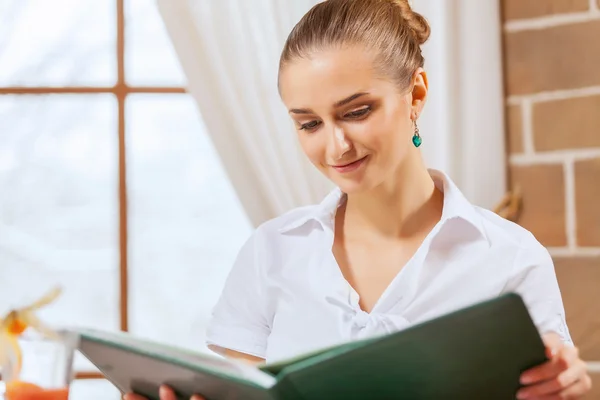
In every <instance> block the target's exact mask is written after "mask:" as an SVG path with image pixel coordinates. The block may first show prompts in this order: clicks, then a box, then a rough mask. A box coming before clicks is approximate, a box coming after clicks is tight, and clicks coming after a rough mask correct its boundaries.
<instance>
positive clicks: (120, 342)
mask: <svg viewBox="0 0 600 400" xmlns="http://www.w3.org/2000/svg"><path fill="white" fill-rule="evenodd" d="M77 333H78V334H79V335H80V337H81V339H83V340H88V341H93V342H96V343H98V344H102V345H104V346H109V347H113V348H118V349H121V350H124V351H126V352H132V353H137V354H142V355H145V356H148V357H151V358H155V359H161V360H163V361H166V362H173V363H175V364H186V365H187V366H189V367H191V368H193V369H200V370H204V371H207V372H215V373H218V374H220V375H225V376H229V377H232V378H236V379H239V380H244V381H249V382H252V383H254V384H257V385H259V386H262V387H265V388H270V387H272V386H273V385H274V384H275V383H276V381H277V380H276V378H275V377H274V376H273V375H271V374H269V373H268V372H263V371H261V370H260V369H258V368H257V367H255V366H253V365H251V364H247V363H245V362H243V361H238V360H230V359H226V358H222V357H219V356H216V355H211V354H202V353H198V352H193V351H189V350H185V349H182V348H179V347H175V346H169V345H166V344H161V343H157V342H153V341H150V340H145V339H141V338H138V337H136V336H133V335H131V334H128V333H125V332H105V331H99V330H94V329H80V330H77ZM91 361H92V362H93V361H94V360H91Z"/></svg>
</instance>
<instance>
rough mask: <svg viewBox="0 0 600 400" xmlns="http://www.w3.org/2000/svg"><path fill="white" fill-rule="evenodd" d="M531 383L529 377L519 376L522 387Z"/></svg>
mask: <svg viewBox="0 0 600 400" xmlns="http://www.w3.org/2000/svg"><path fill="white" fill-rule="evenodd" d="M531 382H532V379H531V377H530V376H529V375H523V376H521V383H522V384H523V385H527V384H528V383H531Z"/></svg>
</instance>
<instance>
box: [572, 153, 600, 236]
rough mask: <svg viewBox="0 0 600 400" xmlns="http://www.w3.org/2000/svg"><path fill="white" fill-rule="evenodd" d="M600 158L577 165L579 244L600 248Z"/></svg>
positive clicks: (576, 192)
mask: <svg viewBox="0 0 600 400" xmlns="http://www.w3.org/2000/svg"><path fill="white" fill-rule="evenodd" d="M598 199H600V158H597V159H592V160H585V161H579V162H576V163H575V210H576V211H575V212H576V214H577V244H578V245H579V246H600V207H599V206H598V205H599V204H600V201H599V200H598Z"/></svg>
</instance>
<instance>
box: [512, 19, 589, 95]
mask: <svg viewBox="0 0 600 400" xmlns="http://www.w3.org/2000/svg"><path fill="white" fill-rule="evenodd" d="M598 37H600V20H594V21H588V22H583V23H578V24H570V25H561V26H556V27H552V28H546V29H535V30H527V31H518V32H507V33H506V34H505V37H504V38H505V40H504V55H505V57H504V62H505V68H504V70H505V71H506V90H507V92H508V94H509V95H519V94H530V93H537V92H541V91H547V90H559V89H573V88H581V87H586V86H592V85H599V84H600V73H598V65H600V46H591V45H590V42H589V41H590V38H598Z"/></svg>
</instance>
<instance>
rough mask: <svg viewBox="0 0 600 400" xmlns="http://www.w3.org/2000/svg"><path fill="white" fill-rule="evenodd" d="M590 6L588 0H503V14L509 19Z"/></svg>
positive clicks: (540, 15) (565, 11) (505, 18)
mask: <svg viewBox="0 0 600 400" xmlns="http://www.w3.org/2000/svg"><path fill="white" fill-rule="evenodd" d="M588 8H589V1H588V0H503V1H502V16H503V19H504V20H505V21H508V20H512V19H523V18H536V17H543V16H548V15H554V14H563V13H571V12H581V11H586V10H587V9H588Z"/></svg>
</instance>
